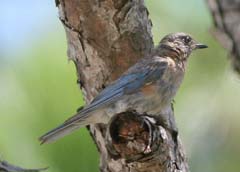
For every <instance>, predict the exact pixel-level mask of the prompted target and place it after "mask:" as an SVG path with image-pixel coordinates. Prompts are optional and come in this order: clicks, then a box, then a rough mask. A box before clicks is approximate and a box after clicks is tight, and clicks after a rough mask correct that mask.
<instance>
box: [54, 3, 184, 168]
mask: <svg viewBox="0 0 240 172" xmlns="http://www.w3.org/2000/svg"><path fill="white" fill-rule="evenodd" d="M56 5H57V7H58V8H59V17H60V20H61V21H62V23H63V25H64V28H65V31H66V36H67V41H68V57H69V59H70V60H72V61H73V62H74V63H75V65H76V70H77V75H78V83H79V85H80V88H81V89H82V91H83V94H84V97H85V100H86V103H89V102H90V101H91V100H92V99H93V98H94V97H95V96H96V95H97V94H98V92H99V91H100V90H102V89H103V88H105V87H106V86H107V85H108V84H109V83H110V82H111V81H113V80H114V79H116V78H118V77H119V76H120V75H121V74H122V73H123V72H124V71H126V69H128V68H129V67H130V66H131V65H133V64H134V63H135V62H136V61H137V60H138V59H140V58H142V57H143V56H146V55H148V54H149V53H150V52H151V51H152V49H153V41H152V35H151V26H152V24H151V21H150V20H149V18H148V11H147V9H146V7H145V6H144V2H143V0H56ZM169 115H170V116H169V121H165V122H167V123H174V116H173V111H172V113H171V114H169ZM88 129H89V131H90V133H91V135H92V137H93V140H94V141H95V143H96V146H97V147H98V150H99V153H100V171H103V172H120V171H121V172H144V171H148V172H149V171H152V172H155V171H158V172H161V171H162V172H173V171H174V172H177V171H179V172H180V171H181V172H187V171H188V165H187V162H186V156H185V154H184V151H183V148H182V146H181V144H180V141H179V139H178V136H177V132H176V128H164V125H161V123H160V124H158V122H157V121H155V119H154V118H152V117H148V116H147V114H136V112H134V111H129V112H124V113H121V114H117V115H116V116H115V117H114V118H113V119H112V121H111V123H110V124H109V126H105V125H102V124H98V125H90V126H89V127H88Z"/></svg>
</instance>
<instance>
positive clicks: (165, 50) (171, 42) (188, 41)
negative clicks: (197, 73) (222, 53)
mask: <svg viewBox="0 0 240 172" xmlns="http://www.w3.org/2000/svg"><path fill="white" fill-rule="evenodd" d="M202 48H207V46H206V45H204V44H201V43H198V42H197V41H195V40H194V39H193V38H192V37H191V36H190V35H189V34H186V33H182V32H179V33H171V34H169V35H166V36H165V37H164V38H163V39H162V40H161V41H160V43H159V46H158V48H157V51H158V53H160V55H164V56H168V57H170V58H173V59H177V60H186V59H187V58H188V57H189V55H190V54H191V53H192V51H193V50H196V49H202Z"/></svg>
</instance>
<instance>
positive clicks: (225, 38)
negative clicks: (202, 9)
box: [208, 0, 240, 74]
mask: <svg viewBox="0 0 240 172" xmlns="http://www.w3.org/2000/svg"><path fill="white" fill-rule="evenodd" d="M208 6H209V9H210V11H211V13H212V16H213V20H214V25H215V29H214V30H213V32H212V33H213V34H214V36H215V37H216V38H217V39H218V40H219V42H220V43H221V44H222V45H223V46H224V47H225V48H226V49H227V50H229V52H230V53H231V57H230V58H231V60H232V64H233V67H234V69H235V70H236V71H237V72H238V73H239V74H240V0H208Z"/></svg>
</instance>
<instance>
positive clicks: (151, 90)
mask: <svg viewBox="0 0 240 172" xmlns="http://www.w3.org/2000/svg"><path fill="white" fill-rule="evenodd" d="M156 91H157V87H156V85H155V84H153V83H148V84H146V85H144V86H143V87H142V88H141V92H142V93H143V95H144V96H149V95H153V94H156Z"/></svg>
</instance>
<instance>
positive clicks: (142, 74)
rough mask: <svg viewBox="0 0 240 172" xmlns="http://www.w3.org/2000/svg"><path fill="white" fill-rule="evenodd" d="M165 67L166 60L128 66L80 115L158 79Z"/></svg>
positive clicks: (112, 101)
mask: <svg viewBox="0 0 240 172" xmlns="http://www.w3.org/2000/svg"><path fill="white" fill-rule="evenodd" d="M148 63H149V62H148ZM166 67H167V62H166V61H160V62H151V63H149V64H142V65H136V66H133V67H132V68H130V71H131V72H130V73H126V74H124V75H123V76H121V77H120V78H119V79H118V80H116V81H115V82H113V83H112V84H110V85H109V86H108V87H106V88H105V89H104V90H103V91H102V92H101V93H100V94H99V95H98V96H97V97H96V98H95V99H94V100H93V101H92V103H91V104H90V105H88V106H87V107H85V108H84V109H83V110H82V111H80V113H81V114H82V115H84V114H87V113H89V112H92V111H94V110H96V109H98V108H102V107H105V106H107V105H109V104H111V103H114V102H116V101H117V100H119V99H120V98H121V97H123V96H125V95H130V94H133V93H136V92H138V91H139V89H141V88H142V87H143V86H144V85H145V84H147V83H149V82H154V81H157V80H158V79H160V78H161V76H162V75H163V73H164V71H165V69H166Z"/></svg>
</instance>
